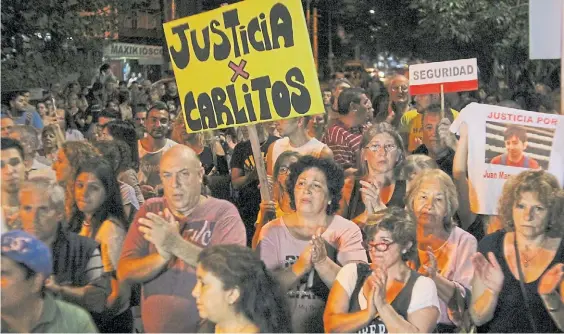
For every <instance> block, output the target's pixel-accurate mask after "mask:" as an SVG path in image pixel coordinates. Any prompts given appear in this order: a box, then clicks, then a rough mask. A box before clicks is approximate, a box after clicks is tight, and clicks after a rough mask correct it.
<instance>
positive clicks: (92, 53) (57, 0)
mask: <svg viewBox="0 0 564 334" xmlns="http://www.w3.org/2000/svg"><path fill="white" fill-rule="evenodd" d="M136 2H137V0H13V1H5V2H3V3H2V58H1V59H2V89H4V90H10V89H18V88H24V87H47V86H48V84H49V83H54V82H57V81H60V80H64V79H65V78H66V77H68V76H69V75H70V74H74V73H80V74H83V75H85V76H90V75H91V71H92V69H93V68H95V67H96V66H97V65H99V59H100V56H101V54H100V52H101V51H102V48H103V46H104V44H105V43H108V42H109V41H110V40H111V38H112V37H113V36H115V34H116V33H117V31H118V13H119V12H127V11H128V10H131V8H132V6H133V5H135V3H136Z"/></svg>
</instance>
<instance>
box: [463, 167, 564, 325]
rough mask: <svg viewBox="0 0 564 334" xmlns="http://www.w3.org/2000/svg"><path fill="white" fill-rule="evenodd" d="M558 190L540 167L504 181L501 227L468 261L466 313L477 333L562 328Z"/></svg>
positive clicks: (563, 197) (563, 194) (562, 194)
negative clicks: (469, 290) (469, 287)
mask: <svg viewBox="0 0 564 334" xmlns="http://www.w3.org/2000/svg"><path fill="white" fill-rule="evenodd" d="M563 208H564V191H563V190H562V189H561V188H560V186H559V184H558V181H557V180H556V178H555V177H554V176H552V175H551V174H549V173H547V172H545V171H525V172H522V173H521V174H518V175H517V176H513V177H511V178H510V179H508V180H507V181H506V183H505V185H504V187H503V193H502V195H501V198H500V200H499V209H498V212H499V214H500V216H501V217H502V220H503V221H504V223H505V228H504V230H501V231H497V232H495V233H493V234H490V235H488V236H486V237H484V239H482V241H480V245H479V247H478V251H479V253H477V254H475V255H474V257H473V258H472V262H473V264H474V268H475V274H474V279H473V280H472V304H471V308H470V313H471V315H472V319H473V320H474V323H475V324H476V325H478V326H479V328H478V330H479V331H480V332H496V333H497V332H510V333H516V332H525V333H527V332H528V333H545V332H552V333H554V332H561V331H563V330H564V305H563V303H562V300H564V283H563V281H562V278H563V276H564V272H563V268H564V265H563V264H562V263H563V262H564V244H563V243H562V217H563V214H564V212H563Z"/></svg>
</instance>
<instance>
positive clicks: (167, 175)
mask: <svg viewBox="0 0 564 334" xmlns="http://www.w3.org/2000/svg"><path fill="white" fill-rule="evenodd" d="M203 176H204V169H203V167H202V164H201V162H200V161H199V160H198V156H197V155H196V153H195V152H194V151H193V150H192V149H190V148H189V147H187V146H184V145H176V146H174V147H172V148H170V149H169V150H168V151H167V152H166V153H165V154H164V155H163V157H162V159H161V162H160V177H161V180H162V183H163V190H164V197H157V198H152V199H149V200H147V201H146V202H145V204H144V205H143V206H142V207H141V208H140V209H139V211H138V212H137V215H136V216H135V219H134V221H133V224H132V225H131V227H130V229H129V232H128V234H127V237H126V239H125V242H124V244H123V248H122V253H121V259H120V262H119V265H118V271H117V274H118V278H119V279H120V280H123V281H125V282H127V283H130V284H134V283H141V284H142V287H143V298H142V300H141V310H142V314H141V318H142V320H143V326H144V328H145V331H146V332H147V333H196V332H197V331H198V323H199V322H200V318H199V315H198V310H197V308H196V301H195V299H194V298H193V297H192V295H191V292H192V289H193V288H194V286H195V284H196V270H195V267H196V261H197V258H198V254H199V253H200V252H201V250H202V249H203V248H205V247H208V246H212V245H218V244H238V245H241V246H245V245H246V234H245V226H244V225H243V222H242V220H241V217H240V216H239V212H238V211H237V209H236V208H235V206H234V205H233V204H231V203H230V202H227V201H224V200H219V199H215V198H211V197H206V196H203V195H201V188H202V178H203Z"/></svg>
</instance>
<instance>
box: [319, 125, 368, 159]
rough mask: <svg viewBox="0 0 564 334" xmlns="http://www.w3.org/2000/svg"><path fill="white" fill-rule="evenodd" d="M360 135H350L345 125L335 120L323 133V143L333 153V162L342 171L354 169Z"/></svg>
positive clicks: (360, 139)
mask: <svg viewBox="0 0 564 334" xmlns="http://www.w3.org/2000/svg"><path fill="white" fill-rule="evenodd" d="M361 141H362V135H361V134H358V133H352V132H351V131H350V129H346V128H345V125H344V124H343V123H342V122H341V121H339V120H337V121H335V124H333V125H331V126H330V127H329V128H327V130H326V131H325V135H324V136H323V142H324V143H325V144H327V146H329V148H330V149H331V151H333V156H334V159H335V162H336V163H338V164H339V165H340V166H341V167H343V169H347V168H351V167H356V160H357V155H358V151H360V142H361Z"/></svg>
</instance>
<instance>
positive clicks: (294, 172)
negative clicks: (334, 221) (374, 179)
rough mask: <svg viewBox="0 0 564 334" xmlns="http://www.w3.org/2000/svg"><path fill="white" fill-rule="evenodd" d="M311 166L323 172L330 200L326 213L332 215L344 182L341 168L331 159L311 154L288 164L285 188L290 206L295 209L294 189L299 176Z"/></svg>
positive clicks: (337, 204) (335, 210) (337, 208)
mask: <svg viewBox="0 0 564 334" xmlns="http://www.w3.org/2000/svg"><path fill="white" fill-rule="evenodd" d="M311 168H317V169H319V170H320V171H321V172H322V173H323V174H325V179H326V180H327V189H328V195H329V197H330V200H331V204H328V205H327V209H326V213H327V215H330V216H332V215H334V214H335V212H337V210H339V202H340V200H341V196H342V194H341V192H342V189H343V185H344V184H345V175H344V172H343V169H342V168H341V167H340V166H339V165H337V164H336V163H335V162H334V161H333V160H331V159H323V158H315V157H313V156H311V155H306V156H303V157H301V158H299V159H298V161H297V162H295V163H293V164H292V166H290V176H289V177H288V180H286V189H287V191H288V194H289V195H290V207H291V208H292V210H296V197H295V195H294V190H295V187H296V182H297V181H298V178H299V176H300V175H301V174H302V173H303V172H305V171H306V170H308V169H311Z"/></svg>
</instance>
